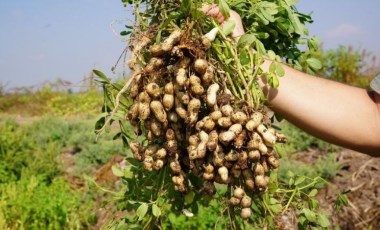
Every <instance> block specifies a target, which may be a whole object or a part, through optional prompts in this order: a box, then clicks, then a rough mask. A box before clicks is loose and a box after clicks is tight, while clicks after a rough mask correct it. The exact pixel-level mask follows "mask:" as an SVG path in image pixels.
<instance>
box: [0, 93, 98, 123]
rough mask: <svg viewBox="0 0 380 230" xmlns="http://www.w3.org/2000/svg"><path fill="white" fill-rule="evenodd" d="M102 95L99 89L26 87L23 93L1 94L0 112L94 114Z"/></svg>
mask: <svg viewBox="0 0 380 230" xmlns="http://www.w3.org/2000/svg"><path fill="white" fill-rule="evenodd" d="M101 98H102V96H101V94H100V93H99V92H97V91H94V90H93V91H90V92H85V93H70V92H63V91H54V90H53V89H52V88H50V87H44V88H42V89H40V90H38V91H37V92H33V91H31V90H28V89H27V88H25V89H24V90H23V92H21V93H8V94H5V93H4V92H3V94H0V112H2V113H8V114H18V115H23V116H41V115H50V116H74V115H87V116H90V115H92V116H94V115H97V114H98V112H99V109H98V108H99V106H101V104H102V100H101Z"/></svg>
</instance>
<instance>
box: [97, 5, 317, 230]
mask: <svg viewBox="0 0 380 230" xmlns="http://www.w3.org/2000/svg"><path fill="white" fill-rule="evenodd" d="M124 3H125V4H132V5H133V10H134V15H135V19H136V20H135V24H134V26H133V27H127V28H129V29H130V30H129V31H123V32H122V34H130V39H129V47H130V50H131V53H130V58H129V60H128V62H127V65H128V67H129V68H130V70H131V74H130V77H129V79H128V80H126V81H124V82H123V83H122V85H121V84H119V83H112V82H111V81H110V80H109V79H108V78H107V77H105V76H104V74H102V73H101V72H99V71H95V73H96V74H97V75H98V76H99V77H100V81H101V82H102V84H103V89H104V96H105V97H104V98H105V104H104V106H103V112H104V113H103V116H102V117H101V119H100V120H99V121H98V123H97V132H98V133H101V132H102V131H104V130H105V129H106V128H108V126H109V125H110V124H111V123H112V122H114V121H118V122H119V124H120V132H119V133H118V134H117V137H121V138H122V140H123V141H124V143H125V144H126V145H128V146H129V148H130V150H131V152H132V155H133V158H129V159H128V161H129V162H130V164H131V165H130V166H128V167H127V168H126V169H124V170H123V171H120V170H119V169H116V168H114V171H115V173H116V174H118V175H119V176H121V177H123V178H124V181H125V183H126V184H127V188H126V191H125V198H123V199H125V201H126V204H125V208H126V209H129V210H135V213H136V215H135V216H134V215H132V216H131V217H130V218H127V219H128V221H127V223H129V224H131V223H138V225H139V226H144V228H147V229H148V228H152V227H153V226H159V225H160V223H162V222H163V221H164V220H163V219H164V218H165V217H164V215H163V214H162V213H163V212H168V211H169V210H172V211H173V210H177V211H184V212H185V213H187V215H193V214H192V213H191V212H196V205H197V202H198V201H199V202H203V201H204V200H207V199H211V198H213V197H219V198H220V197H223V199H225V202H223V201H222V202H223V203H222V206H223V207H226V208H223V210H221V213H222V214H223V215H224V214H228V216H229V217H230V220H231V225H230V227H231V228H239V223H241V222H239V221H237V220H236V217H235V212H238V213H239V214H240V217H241V218H242V219H243V220H247V221H252V222H253V223H255V224H256V225H258V226H274V225H275V224H277V225H278V224H279V223H275V221H274V220H275V219H276V215H277V214H279V213H285V212H286V211H287V210H288V208H289V207H290V205H291V204H292V203H298V204H299V203H305V202H303V201H302V199H301V197H305V196H306V197H308V198H307V199H312V198H311V197H312V196H310V194H306V191H308V190H311V189H313V187H314V186H315V185H316V184H318V183H319V179H310V178H304V177H302V176H299V177H297V176H296V177H293V180H294V178H295V179H297V183H289V185H288V187H289V188H288V189H279V188H278V186H279V185H278V182H277V178H276V172H275V171H273V170H274V169H276V168H278V167H279V156H278V154H277V153H276V151H275V146H276V144H277V143H283V142H285V141H286V137H285V136H284V135H282V134H281V133H278V130H276V127H275V126H272V123H273V120H274V118H273V116H272V113H271V112H270V110H269V109H268V108H266V107H265V105H264V104H265V100H266V98H265V95H264V93H263V91H262V89H261V87H260V85H259V83H258V79H259V78H261V77H263V78H266V81H267V82H268V83H269V85H270V87H277V86H278V78H279V77H281V76H282V75H283V74H284V70H283V69H282V67H281V65H280V64H279V62H281V61H282V60H285V59H286V60H287V62H288V63H289V64H292V65H293V66H295V67H298V68H302V67H305V68H309V70H312V69H313V68H318V63H317V61H316V60H315V59H313V58H308V57H307V55H308V54H307V53H306V52H304V53H302V52H300V51H299V50H298V48H297V44H298V42H299V41H300V40H301V36H302V35H305V34H306V29H305V28H304V25H303V24H304V23H305V22H307V21H310V18H309V17H308V16H306V15H303V14H300V13H298V12H297V11H296V10H295V8H294V6H293V5H294V3H295V2H293V1H289V0H281V1H276V3H274V2H273V3H272V2H267V1H241V0H239V1H237V0H231V1H224V0H220V1H217V2H214V1H188V0H182V1H181V0H161V1H159V0H135V1H128V2H127V1H125V2H124ZM215 3H216V4H219V8H220V10H221V12H222V13H223V14H224V15H225V17H227V18H228V16H229V12H230V11H229V6H233V8H234V10H236V11H237V12H238V13H240V15H241V16H242V19H243V22H244V25H245V26H246V31H247V34H245V35H243V36H242V37H241V38H240V39H239V40H238V41H235V40H234V39H233V38H231V37H230V36H229V35H230V33H231V32H232V30H233V28H234V22H233V21H231V20H230V21H226V22H225V23H224V24H223V26H220V25H218V23H217V22H216V21H214V20H213V19H212V18H209V17H207V16H206V15H204V14H203V13H202V12H201V11H200V10H199V9H200V8H201V7H202V6H203V5H204V4H215ZM255 20H256V21H255ZM271 39H272V40H273V41H276V42H272V43H271V42H270V41H271ZM305 41H308V42H309V46H312V44H313V40H306V39H305ZM310 44H311V45H310ZM253 49H255V52H253V51H252V50H253ZM274 51H275V52H276V53H277V54H278V55H276V53H275V52H274ZM279 55H281V56H279ZM264 57H265V58H268V59H270V60H272V64H271V66H270V70H269V72H268V73H264V72H263V71H262V70H261V69H260V65H261V63H262V62H263V61H264ZM282 58H283V59H282ZM300 178H303V179H300ZM220 188H224V192H223V193H222V194H221V193H218V192H217V190H218V189H220ZM222 190H223V189H222ZM216 194H217V195H216ZM314 195H315V194H314ZM219 198H218V199H219ZM282 204H286V205H284V206H282ZM295 206H296V205H295ZM315 208H317V207H316V206H315V205H314V206H313V208H312V209H315ZM149 210H151V211H150V212H148V211H149ZM189 210H190V211H189ZM308 211H310V212H312V211H311V210H309V209H308ZM308 211H306V212H308ZM147 213H151V215H147ZM300 213H301V214H302V213H305V211H304V210H303V212H302V211H301V212H300ZM304 215H305V216H306V217H308V216H307V214H304ZM322 217H323V216H322ZM322 217H320V218H322ZM306 219H307V220H305V221H306V222H307V223H313V222H315V223H319V222H317V219H315V220H313V219H309V218H306ZM306 222H305V223H306ZM319 224H320V223H319Z"/></svg>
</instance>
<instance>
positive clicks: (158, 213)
mask: <svg viewBox="0 0 380 230" xmlns="http://www.w3.org/2000/svg"><path fill="white" fill-rule="evenodd" d="M152 213H153V216H155V217H159V216H161V209H160V208H159V207H158V206H157V205H156V204H153V205H152Z"/></svg>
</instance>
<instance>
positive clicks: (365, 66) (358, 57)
mask: <svg viewBox="0 0 380 230" xmlns="http://www.w3.org/2000/svg"><path fill="white" fill-rule="evenodd" d="M320 56H322V62H323V66H324V68H323V69H322V71H321V75H322V76H326V77H327V78H329V79H332V80H336V81H339V82H343V83H346V84H350V85H354V86H359V87H363V88H368V86H369V83H370V81H371V80H372V79H373V78H374V77H375V76H376V75H377V74H379V72H380V66H379V64H378V60H377V57H376V56H375V55H371V53H369V52H368V51H366V50H360V49H354V48H353V47H351V46H348V47H346V46H340V47H339V48H338V49H334V50H327V51H324V52H322V55H320Z"/></svg>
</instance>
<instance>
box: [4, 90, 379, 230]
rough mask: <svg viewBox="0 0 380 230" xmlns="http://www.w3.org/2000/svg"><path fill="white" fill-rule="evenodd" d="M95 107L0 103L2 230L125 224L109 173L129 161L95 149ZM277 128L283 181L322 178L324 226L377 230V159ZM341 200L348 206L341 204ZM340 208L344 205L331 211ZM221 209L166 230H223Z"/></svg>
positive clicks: (205, 209)
mask: <svg viewBox="0 0 380 230" xmlns="http://www.w3.org/2000/svg"><path fill="white" fill-rule="evenodd" d="M101 100H102V99H101V94H99V93H97V92H94V91H93V92H86V93H76V94H69V93H62V92H54V91H51V90H48V89H44V90H42V91H38V92H36V93H30V94H27V95H26V94H5V95H3V96H1V97H0V111H1V115H0V229H100V228H101V227H102V226H106V225H108V226H110V225H112V223H115V222H112V221H113V220H116V219H118V218H122V217H125V216H128V215H129V214H128V213H127V212H125V211H122V210H118V208H119V207H118V205H115V198H119V201H120V197H122V192H123V182H122V181H121V180H120V179H118V177H116V176H114V175H113V173H112V166H117V167H122V166H123V165H125V164H128V163H127V162H126V161H125V158H126V157H127V156H130V153H129V151H128V150H127V149H126V148H124V147H123V146H122V143H121V141H118V140H117V141H115V140H112V138H113V135H112V130H111V132H110V133H109V134H104V135H102V136H100V137H99V138H98V139H97V140H96V136H95V134H94V124H95V121H96V116H97V114H98V112H97V109H98V108H100V107H101V102H102V101H101ZM281 126H282V127H283V132H284V133H286V134H287V136H288V137H289V143H288V144H285V145H283V146H282V147H280V148H279V152H280V154H281V155H282V159H281V167H280V169H279V171H278V174H279V179H280V181H281V182H283V183H286V181H288V180H289V178H288V172H289V171H292V172H293V173H295V174H297V175H305V176H308V177H310V178H313V177H318V176H320V177H322V178H324V179H325V180H327V181H328V182H329V183H327V184H325V185H323V186H321V188H320V189H319V192H318V194H317V195H316V198H317V199H318V201H319V204H320V207H321V212H323V213H325V214H326V216H329V219H330V223H331V226H333V227H334V228H335V229H377V228H378V227H379V226H378V223H379V214H380V213H379V211H378V207H379V202H378V200H379V191H378V188H379V187H380V186H379V178H378V177H379V176H378V171H379V167H378V165H379V160H378V159H373V158H370V157H367V156H364V155H361V154H359V153H355V152H352V151H349V150H345V149H340V148H338V147H336V146H331V145H329V144H327V143H325V142H322V141H320V140H318V139H315V138H313V137H311V136H309V135H307V134H305V133H303V132H301V131H300V130H298V129H296V128H294V127H292V126H291V125H289V124H286V123H284V124H281ZM347 191H350V192H348V193H347V197H348V201H347V200H345V199H344V196H342V197H341V199H338V198H339V197H338V195H339V194H340V193H342V192H347ZM337 200H338V204H341V205H338V206H336V204H337ZM346 201H347V203H346V207H344V205H343V204H344V203H345V202H346ZM120 202H121V201H120ZM116 203H117V202H116ZM219 205H220V204H218V203H216V202H212V203H210V204H209V205H200V206H199V212H198V213H195V214H194V217H186V216H185V215H183V214H181V213H176V212H172V213H170V214H169V216H168V217H167V218H166V219H165V221H164V222H163V226H165V227H166V228H167V229H210V228H213V227H214V226H216V228H218V229H223V224H224V222H226V220H223V219H222V220H221V219H220V215H219V212H220V210H219V208H220V207H219ZM337 207H339V209H340V210H337ZM205 213H207V215H204V214H205ZM293 215H294V214H293ZM279 218H280V219H279V220H278V221H279V223H281V224H282V226H283V227H285V229H297V223H295V222H294V221H295V219H294V218H292V213H291V210H290V211H289V212H287V213H286V214H285V215H281V216H279Z"/></svg>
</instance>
